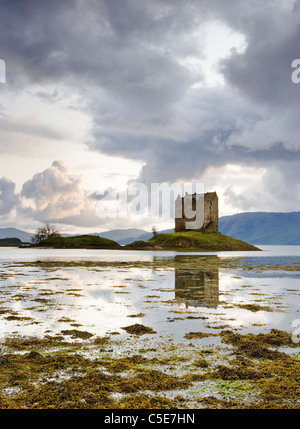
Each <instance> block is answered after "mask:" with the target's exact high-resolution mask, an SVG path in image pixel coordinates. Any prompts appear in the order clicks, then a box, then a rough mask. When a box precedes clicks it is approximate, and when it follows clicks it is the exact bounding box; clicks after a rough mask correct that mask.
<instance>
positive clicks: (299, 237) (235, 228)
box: [0, 211, 300, 245]
mask: <svg viewBox="0 0 300 429" xmlns="http://www.w3.org/2000/svg"><path fill="white" fill-rule="evenodd" d="M219 231H220V232H221V233H222V234H224V235H227V236H230V237H234V238H236V239H238V240H242V241H246V242H247V243H250V244H253V245H263V244H265V245H267V244H269V245H300V211H299V212H262V211H261V212H243V213H236V214H234V215H228V216H222V217H220V219H219ZM158 232H159V233H160V234H162V233H169V232H174V229H166V230H162V231H158ZM32 235H33V233H29V232H26V231H23V230H20V229H17V228H0V239H5V238H18V239H20V240H21V241H22V242H30V241H31V237H32ZM74 235H76V234H62V236H64V237H66V236H68V237H70V236H74ZM89 235H97V236H99V237H103V238H108V239H110V240H114V241H116V242H117V243H118V244H120V245H126V244H130V243H132V242H134V241H137V240H142V241H147V240H149V239H150V238H151V237H152V236H153V233H152V232H149V231H146V230H144V229H140V228H126V229H113V230H109V231H103V232H99V233H98V232H95V233H90V234H89Z"/></svg>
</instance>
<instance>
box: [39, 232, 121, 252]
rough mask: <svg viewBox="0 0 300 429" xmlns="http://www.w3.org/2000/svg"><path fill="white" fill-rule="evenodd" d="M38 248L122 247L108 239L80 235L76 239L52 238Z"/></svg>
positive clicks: (44, 241)
mask: <svg viewBox="0 0 300 429" xmlns="http://www.w3.org/2000/svg"><path fill="white" fill-rule="evenodd" d="M37 246H39V247H54V248H66V249H72V248H74V249H78V248H85V249H119V248H121V246H120V245H119V244H118V243H116V242H115V241H113V240H109V239H108V238H102V237H98V236H96V235H79V236H76V237H50V238H47V239H46V240H43V241H42V242H41V243H39V244H38V245H37Z"/></svg>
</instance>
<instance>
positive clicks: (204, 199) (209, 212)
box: [175, 192, 219, 233]
mask: <svg viewBox="0 0 300 429" xmlns="http://www.w3.org/2000/svg"><path fill="white" fill-rule="evenodd" d="M189 210H192V211H193V212H192V213H191V214H193V217H190V216H189V213H188V212H189ZM190 230H194V231H195V230H196V231H200V232H203V233H215V232H218V231H219V200H218V195H217V193H216V192H207V193H206V194H196V193H195V194H188V193H186V194H185V196H184V197H181V196H179V195H178V197H177V199H176V201H175V232H180V231H190Z"/></svg>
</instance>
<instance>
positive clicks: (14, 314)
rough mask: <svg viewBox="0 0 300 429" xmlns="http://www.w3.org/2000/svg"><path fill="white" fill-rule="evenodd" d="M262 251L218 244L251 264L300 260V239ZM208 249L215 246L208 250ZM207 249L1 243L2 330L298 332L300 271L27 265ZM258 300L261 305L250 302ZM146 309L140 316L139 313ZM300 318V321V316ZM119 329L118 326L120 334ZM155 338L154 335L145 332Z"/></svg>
mask: <svg viewBox="0 0 300 429" xmlns="http://www.w3.org/2000/svg"><path fill="white" fill-rule="evenodd" d="M260 248H261V249H262V250H263V251H262V252H217V253H211V255H218V256H220V257H222V258H228V257H230V258H232V257H235V258H238V259H239V260H240V258H242V262H243V265H245V266H249V265H251V266H252V267H256V266H260V265H267V264H271V265H272V264H273V265H283V266H284V265H286V264H289V263H299V261H300V246H260ZM204 255H208V253H204ZM198 256H201V253H188V254H187V253H180V252H150V251H149V252H148V251H147V252H145V251H144V252H142V251H141V252H139V251H117V250H113V251H107V250H82V249H80V250H77V249H74V250H69V249H56V250H54V249H18V248H0V292H1V293H0V335H1V337H5V336H9V335H15V334H21V335H28V336H29V335H44V334H45V333H50V334H54V333H60V332H61V331H62V330H66V329H80V330H86V331H89V332H91V333H93V334H95V335H101V336H102V335H107V334H110V333H113V334H114V335H116V336H118V335H120V336H122V335H128V334H126V333H125V331H124V330H123V329H122V328H123V327H125V326H128V325H131V324H135V323H141V324H143V325H146V326H150V327H152V328H153V329H154V330H155V331H156V332H157V335H158V336H159V337H163V338H166V339H168V338H170V339H176V340H178V341H183V340H184V335H185V334H186V333H187V332H191V331H192V332H198V331H199V332H200V331H201V332H211V333H214V332H218V331H219V330H220V329H228V328H232V329H238V330H240V331H243V332H244V331H247V332H254V333H259V332H262V331H265V330H270V329H272V328H275V329H282V330H287V331H289V332H292V331H293V329H292V323H293V322H294V321H295V320H298V319H300V306H299V302H300V299H299V296H300V272H298V271H289V270H285V269H282V270H272V269H271V270H267V271H266V270H263V271H259V270H255V269H254V270H250V271H249V270H247V269H246V270H245V269H243V268H239V269H231V268H222V267H221V268H214V269H205V268H203V267H201V269H195V268H193V269H191V270H189V269H176V268H174V267H172V266H170V267H168V265H167V264H166V265H165V266H164V267H163V268H162V267H161V266H159V265H158V266H157V267H156V266H155V264H153V265H152V266H151V268H149V267H147V266H145V267H140V266H139V267H135V266H134V263H133V264H131V265H130V267H126V266H124V268H123V267H121V268H120V267H115V266H113V265H112V266H109V265H108V266H104V267H102V266H99V267H95V266H93V267H88V266H87V267H85V266H82V267H67V268H66V267H55V266H54V267H52V268H51V269H49V268H47V269H46V268H45V269H44V268H41V267H40V266H38V265H36V266H35V265H33V266H22V265H18V264H15V262H18V263H19V262H35V261H37V260H40V261H43V260H48V261H106V262H112V263H113V262H120V261H124V262H127V261H132V262H134V261H159V260H162V259H163V260H165V261H172V260H174V258H177V260H178V258H179V260H180V258H182V259H184V260H185V261H186V260H188V259H189V258H193V260H195V258H197V257H198ZM249 305H255V306H256V307H257V308H256V309H255V310H256V311H253V307H252V310H251V309H249V308H250V307H249ZM137 315H138V317H132V316H137ZM299 323H300V322H299ZM117 333H118V334H117ZM145 338H147V336H145Z"/></svg>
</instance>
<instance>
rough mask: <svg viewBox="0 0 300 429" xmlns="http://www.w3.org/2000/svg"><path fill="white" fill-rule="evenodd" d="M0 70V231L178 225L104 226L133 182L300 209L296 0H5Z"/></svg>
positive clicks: (235, 203) (132, 222) (227, 209)
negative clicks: (108, 207)
mask: <svg viewBox="0 0 300 429" xmlns="http://www.w3.org/2000/svg"><path fill="white" fill-rule="evenodd" d="M0 58H1V59H2V60H3V61H1V62H0V66H1V67H0V81H2V82H3V75H4V73H5V82H4V83H0V227H16V228H20V229H24V230H26V231H34V230H35V229H36V228H38V227H39V226H40V225H42V224H43V223H44V222H50V223H54V224H55V225H56V227H57V229H58V230H60V231H61V232H65V233H74V232H76V233H77V232H82V233H87V232H101V231H105V230H108V229H115V228H130V227H136V228H144V229H148V230H151V226H152V225H153V224H155V225H156V226H157V227H158V229H163V228H167V227H170V226H172V225H173V220H172V219H166V218H160V217H158V218H156V219H153V218H152V217H151V216H149V214H148V215H147V214H146V213H145V212H140V213H139V215H137V216H128V217H127V218H124V217H123V218H118V217H112V216H110V217H107V218H105V217H103V216H99V211H97V207H99V199H100V198H101V195H102V196H103V195H106V196H107V195H109V193H108V192H107V191H108V190H109V189H114V190H118V191H120V192H126V189H128V187H129V186H131V185H132V184H145V185H147V186H148V189H150V186H151V184H152V183H168V184H174V183H180V184H184V183H203V185H204V190H205V191H206V192H210V191H216V192H217V193H218V196H219V206H220V207H219V211H220V215H221V216H225V215H231V214H235V213H240V212H249V211H251V212H253V211H268V212H290V211H299V206H300V183H299V172H300V168H299V167H300V164H299V161H300V144H299V135H300V133H299V131H300V120H299V112H300V84H296V83H294V82H293V81H292V79H291V76H292V72H293V68H292V62H293V61H294V60H295V59H298V58H300V0H252V1H251V2H249V1H246V0H142V1H141V0H60V1H51V2H50V1H48V0H47V1H46V0H26V1H25V2H24V1H21V0H6V1H5V0H2V1H1V0H0ZM3 64H5V70H4V69H3V67H2V66H3ZM1 77H2V80H1ZM97 204H98V206H97Z"/></svg>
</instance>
